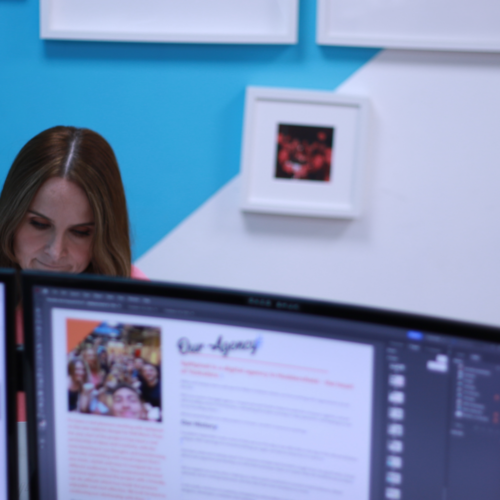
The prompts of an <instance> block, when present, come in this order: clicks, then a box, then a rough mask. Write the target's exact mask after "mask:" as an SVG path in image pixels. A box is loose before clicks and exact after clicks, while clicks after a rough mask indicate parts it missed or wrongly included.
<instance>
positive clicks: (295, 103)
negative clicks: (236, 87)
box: [240, 87, 369, 219]
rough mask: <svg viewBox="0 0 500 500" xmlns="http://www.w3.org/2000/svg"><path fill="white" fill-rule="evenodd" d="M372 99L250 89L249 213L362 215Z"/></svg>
mask: <svg viewBox="0 0 500 500" xmlns="http://www.w3.org/2000/svg"><path fill="white" fill-rule="evenodd" d="M368 120H369V100H368V99H366V98H365V97H359V96H358V97H356V96H347V95H342V94H337V93H335V92H325V91H310V90H292V89H279V88H267V87H248V88H247V91H246V99H245V119H244V126H243V147H242V156H241V176H242V195H241V205H240V207H241V209H242V210H243V211H244V212H258V213H268V214H282V215H295V216H308V217H323V218H344V219H350V218H355V217H358V216H359V215H360V213H361V205H362V195H363V176H364V170H365V163H366V161H365V160H366V143H367V142H366V141H367V132H368Z"/></svg>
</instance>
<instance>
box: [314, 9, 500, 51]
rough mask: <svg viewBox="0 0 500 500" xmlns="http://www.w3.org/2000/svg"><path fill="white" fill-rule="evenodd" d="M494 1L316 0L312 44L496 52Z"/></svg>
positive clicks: (498, 14) (499, 32) (499, 42)
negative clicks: (315, 26) (316, 6)
mask: <svg viewBox="0 0 500 500" xmlns="http://www.w3.org/2000/svg"><path fill="white" fill-rule="evenodd" d="M499 19H500V2H498V1H495V0H460V1H459V2H457V1H456V0H432V1H426V2H421V1H415V2H399V1H396V0H379V1H373V0H318V8H317V32H316V35H317V38H316V39H317V42H318V44H320V45H348V46H363V47H380V48H400V49H425V50H457V51H486V52H499V51H500V29H499Z"/></svg>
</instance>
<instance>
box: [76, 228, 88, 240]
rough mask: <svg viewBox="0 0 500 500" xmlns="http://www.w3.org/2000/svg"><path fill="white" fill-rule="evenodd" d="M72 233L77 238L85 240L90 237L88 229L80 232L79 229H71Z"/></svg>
mask: <svg viewBox="0 0 500 500" xmlns="http://www.w3.org/2000/svg"><path fill="white" fill-rule="evenodd" d="M72 233H73V234H74V235H75V236H77V237H78V238H86V237H87V236H90V235H91V231H90V229H86V230H81V229H73V231H72Z"/></svg>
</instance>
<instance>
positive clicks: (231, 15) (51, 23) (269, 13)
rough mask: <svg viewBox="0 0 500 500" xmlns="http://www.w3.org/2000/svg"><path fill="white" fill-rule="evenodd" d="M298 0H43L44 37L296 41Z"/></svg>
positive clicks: (42, 22) (220, 41) (235, 41)
mask: <svg viewBox="0 0 500 500" xmlns="http://www.w3.org/2000/svg"><path fill="white" fill-rule="evenodd" d="M298 3H299V0H84V1H82V0H40V36H41V38H46V39H66V40H96V41H97V40H100V41H124V42H134V41H135V42H180V43H262V44H294V43H297V23H298Z"/></svg>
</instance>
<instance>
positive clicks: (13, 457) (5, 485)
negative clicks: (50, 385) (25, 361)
mask: <svg viewBox="0 0 500 500" xmlns="http://www.w3.org/2000/svg"><path fill="white" fill-rule="evenodd" d="M15 285H16V282H15V272H14V271H13V270H10V269H0V499H1V500H4V499H9V500H14V499H16V500H17V498H18V479H17V470H18V467H17V462H18V453H17V418H16V417H17V411H16V403H17V399H16V394H17V388H18V382H19V381H18V375H19V370H18V365H17V363H16V359H17V356H16V344H15V328H14V311H15V307H16V287H15Z"/></svg>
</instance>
